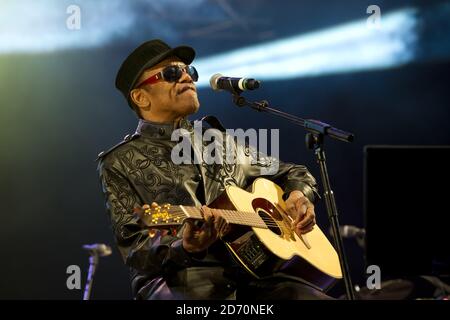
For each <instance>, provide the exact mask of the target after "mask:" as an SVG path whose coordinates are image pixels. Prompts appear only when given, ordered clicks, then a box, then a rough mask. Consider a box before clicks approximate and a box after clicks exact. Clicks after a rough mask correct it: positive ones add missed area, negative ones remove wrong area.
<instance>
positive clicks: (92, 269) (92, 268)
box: [83, 251, 99, 300]
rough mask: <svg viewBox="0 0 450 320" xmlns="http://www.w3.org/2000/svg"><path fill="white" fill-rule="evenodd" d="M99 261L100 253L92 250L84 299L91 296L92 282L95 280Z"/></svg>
mask: <svg viewBox="0 0 450 320" xmlns="http://www.w3.org/2000/svg"><path fill="white" fill-rule="evenodd" d="M98 261H99V259H98V253H97V252H95V251H93V252H90V256H89V271H88V277H87V282H86V286H85V289H84V295H83V300H89V298H90V296H91V289H92V282H93V281H94V274H95V270H96V269H97V266H98Z"/></svg>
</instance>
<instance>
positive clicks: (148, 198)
mask: <svg viewBox="0 0 450 320" xmlns="http://www.w3.org/2000/svg"><path fill="white" fill-rule="evenodd" d="M207 119H208V120H210V121H209V122H210V123H213V124H214V125H215V126H216V127H218V128H220V124H218V122H217V120H216V119H215V118H213V117H208V118H207ZM211 120H213V121H211ZM179 126H180V127H181V128H184V129H186V130H188V131H189V132H190V133H191V134H192V132H193V131H194V130H193V126H192V123H190V122H189V121H187V120H182V121H181V122H180V124H179ZM203 126H204V127H207V126H206V125H205V123H204V122H203ZM214 130H217V129H214ZM173 131H174V125H173V124H157V123H151V122H148V121H144V120H140V122H139V125H138V128H137V130H136V133H135V134H133V135H128V136H127V137H125V139H124V141H122V142H121V143H119V144H118V145H116V146H114V147H113V148H111V149H110V150H108V151H106V152H102V153H100V154H99V158H98V160H99V163H98V173H99V175H100V180H101V184H102V189H103V193H104V196H105V198H106V208H107V211H108V213H109V216H110V219H111V224H112V229H113V232H114V236H115V239H116V242H117V246H118V249H119V251H120V253H121V255H122V257H123V260H124V262H125V264H126V265H128V266H129V267H130V268H131V273H132V279H133V281H132V287H133V292H134V294H136V292H137V291H138V290H139V288H140V287H142V286H143V285H144V284H145V283H146V282H148V281H149V280H151V279H153V278H155V277H158V276H164V277H166V276H167V277H169V276H170V274H172V273H173V272H176V271H177V270H180V269H183V268H189V267H191V266H198V265H200V266H201V265H214V264H226V263H227V262H226V261H228V260H227V258H226V252H225V251H226V250H225V248H224V246H223V245H222V243H221V242H217V243H216V244H215V245H213V247H212V248H210V249H211V250H209V251H208V255H207V256H205V257H196V256H192V255H190V254H188V253H187V252H186V251H184V249H183V247H182V241H181V237H182V228H179V230H178V232H177V233H176V234H175V233H174V232H169V231H161V232H157V233H156V234H155V235H153V236H150V235H149V232H148V230H146V229H144V228H142V227H141V226H140V224H139V223H138V220H137V219H136V217H135V215H134V214H133V208H135V207H140V206H142V205H143V204H146V203H147V204H150V203H152V202H158V203H159V204H163V203H171V204H182V205H195V206H200V205H202V204H209V203H211V202H212V201H213V200H214V199H216V198H217V197H218V196H219V195H220V194H221V193H222V192H223V191H224V189H225V187H226V186H228V185H237V186H239V187H241V188H246V187H247V186H249V185H250V184H251V183H252V182H253V180H254V179H255V178H257V177H258V176H260V174H261V169H262V168H267V167H268V166H270V165H273V164H274V163H275V162H278V161H279V160H277V159H275V158H273V157H268V156H262V157H255V153H253V152H251V151H252V149H251V148H249V147H245V146H242V145H238V147H237V148H236V149H235V150H234V152H235V153H236V157H238V158H237V159H239V160H240V161H235V164H226V163H223V164H209V165H208V164H206V163H204V162H203V163H201V164H198V165H196V164H180V165H175V164H174V163H173V162H172V160H171V151H172V148H173V147H174V146H175V145H176V144H177V143H178V141H171V135H172V132H173ZM219 132H220V134H222V135H224V137H226V138H229V136H228V135H226V134H225V133H224V132H221V131H219ZM208 143H209V142H208ZM195 152H196V151H195V150H194V153H195ZM197 155H198V152H197ZM255 158H256V159H255ZM200 159H202V158H200ZM251 160H255V161H254V163H251ZM277 164H278V166H279V170H278V172H276V173H275V174H273V175H270V176H267V177H266V178H268V179H270V180H272V181H274V182H276V183H277V184H279V185H280V186H282V187H283V188H284V190H285V194H286V195H287V194H288V193H289V192H291V191H293V190H301V191H302V192H303V193H304V194H305V195H306V196H307V197H308V198H309V199H310V200H311V201H314V199H315V195H317V190H316V182H315V179H314V178H313V177H312V175H311V174H310V173H309V172H308V170H307V169H306V167H305V166H302V165H294V164H287V163H283V162H278V163H277ZM224 252H225V253H224Z"/></svg>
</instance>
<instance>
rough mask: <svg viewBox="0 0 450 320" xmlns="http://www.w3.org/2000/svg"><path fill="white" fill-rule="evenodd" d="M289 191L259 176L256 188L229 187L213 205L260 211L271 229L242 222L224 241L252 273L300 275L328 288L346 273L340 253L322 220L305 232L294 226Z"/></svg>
mask: <svg viewBox="0 0 450 320" xmlns="http://www.w3.org/2000/svg"><path fill="white" fill-rule="evenodd" d="M282 195H283V190H282V189H281V188H280V187H279V186H278V185H276V184H275V183H273V182H272V181H270V180H267V179H264V178H258V179H256V180H255V182H254V183H253V185H252V190H251V192H248V191H245V190H243V189H240V188H239V187H235V186H229V187H227V188H226V191H225V192H224V193H223V194H222V196H220V197H219V198H217V199H216V200H215V201H214V202H213V203H211V204H210V205H209V206H210V207H211V208H218V209H228V210H237V211H244V212H255V213H257V214H258V215H259V216H260V217H261V218H262V219H263V220H264V222H265V223H266V225H267V227H268V228H256V227H248V226H238V227H237V228H235V230H233V232H231V233H230V234H229V235H227V237H225V238H224V239H223V240H224V242H225V244H226V246H227V247H228V249H229V251H230V253H231V255H232V256H233V257H234V258H235V260H236V261H237V262H238V263H239V264H240V265H241V266H242V267H243V268H244V269H245V270H246V271H247V272H249V273H250V274H251V275H253V276H254V277H256V278H264V277H269V276H272V275H276V274H277V273H281V274H283V275H285V276H290V277H297V278H301V279H303V281H307V282H308V283H309V284H310V285H312V286H314V287H315V288H317V289H319V290H322V291H326V290H327V289H328V288H329V287H330V286H331V285H332V284H334V282H335V281H336V279H340V278H342V272H341V268H340V264H339V258H338V255H337V253H336V251H335V249H334V248H333V246H332V245H331V243H330V242H329V241H328V239H327V237H326V236H325V235H324V234H323V232H322V231H321V230H320V228H319V227H318V226H317V225H316V226H314V229H313V230H312V231H311V232H309V233H307V234H304V235H302V236H301V237H299V236H298V235H297V234H296V233H295V232H294V231H293V230H291V225H292V224H291V222H292V219H291V218H290V217H289V216H288V215H287V213H286V205H285V202H284V200H283V198H282Z"/></svg>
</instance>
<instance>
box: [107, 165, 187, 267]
mask: <svg viewBox="0 0 450 320" xmlns="http://www.w3.org/2000/svg"><path fill="white" fill-rule="evenodd" d="M120 166H121V165H120V163H119V161H113V162H112V161H111V160H110V159H108V158H106V159H101V160H100V162H99V164H98V173H99V176H100V182H101V186H102V191H103V194H104V196H105V201H106V209H107V212H108V214H109V217H110V220H111V226H112V229H113V233H114V236H115V240H116V243H117V246H118V248H119V251H120V253H121V255H122V258H123V260H124V262H125V264H127V265H128V266H130V267H132V268H134V269H137V270H142V271H145V272H149V273H150V274H161V273H162V272H164V271H167V270H166V269H167V268H175V269H182V268H186V267H188V266H190V265H191V264H192V262H193V260H192V258H193V256H191V255H190V254H188V253H187V252H186V251H185V250H184V248H183V246H182V239H181V238H179V237H178V236H176V235H172V234H171V233H170V232H169V230H158V231H156V233H154V234H152V236H150V233H149V230H148V229H147V228H144V227H143V226H141V224H140V223H139V219H138V218H137V217H136V216H135V214H134V213H133V209H134V208H136V207H140V206H142V205H143V203H142V201H141V199H140V198H139V195H138V194H137V193H136V192H135V190H134V188H133V185H132V184H131V183H130V181H129V179H127V177H126V176H124V175H123V172H124V171H123V170H121V167H120ZM179 231H180V230H179ZM178 234H179V232H178V233H177V235H178Z"/></svg>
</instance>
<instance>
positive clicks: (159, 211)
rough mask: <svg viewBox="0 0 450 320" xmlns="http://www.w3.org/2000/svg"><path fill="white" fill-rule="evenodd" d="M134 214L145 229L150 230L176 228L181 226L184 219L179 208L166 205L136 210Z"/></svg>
mask: <svg viewBox="0 0 450 320" xmlns="http://www.w3.org/2000/svg"><path fill="white" fill-rule="evenodd" d="M134 213H135V214H136V215H137V216H138V217H139V220H140V221H141V222H142V223H143V224H144V225H145V226H146V227H150V228H162V227H173V226H178V225H181V224H183V221H184V219H185V218H186V217H185V215H184V213H183V211H182V210H181V209H180V208H179V206H172V205H170V204H168V203H167V204H164V205H162V206H159V205H158V206H148V207H146V208H136V209H135V210H134Z"/></svg>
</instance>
